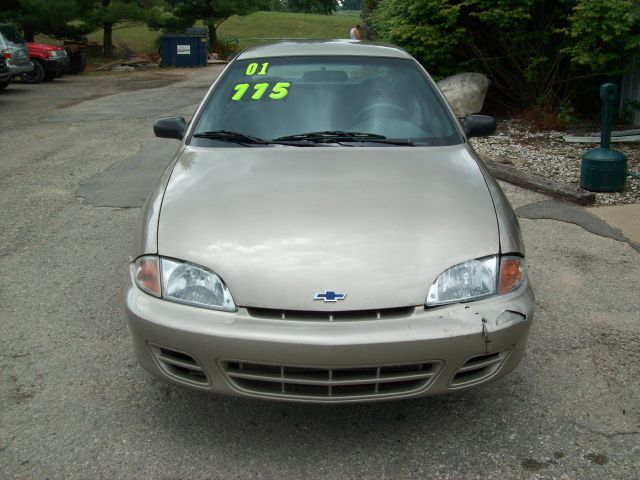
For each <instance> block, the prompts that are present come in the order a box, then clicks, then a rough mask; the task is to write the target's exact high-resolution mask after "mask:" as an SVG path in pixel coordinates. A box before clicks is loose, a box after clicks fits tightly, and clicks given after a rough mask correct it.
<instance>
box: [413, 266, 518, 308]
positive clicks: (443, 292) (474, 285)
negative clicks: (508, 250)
mask: <svg viewBox="0 0 640 480" xmlns="http://www.w3.org/2000/svg"><path fill="white" fill-rule="evenodd" d="M526 278H527V272H526V269H525V264H524V259H522V258H521V257H515V256H513V257H512V256H505V257H500V258H499V257H497V256H491V257H485V258H479V259H477V260H469V261H467V262H463V263H460V264H458V265H454V266H453V267H451V268H449V269H448V270H445V271H444V272H443V273H442V274H441V275H440V276H439V277H438V278H437V280H436V281H435V282H434V283H433V285H431V288H430V289H429V294H428V295H427V300H426V302H425V304H426V305H427V306H430V307H432V306H435V305H444V304H447V303H455V302H466V301H469V300H475V299H477V298H482V297H487V296H489V295H495V294H496V293H499V294H500V295H502V294H505V293H509V292H512V291H514V290H517V289H518V288H520V286H521V285H522V284H523V283H524V282H525V281H526Z"/></svg>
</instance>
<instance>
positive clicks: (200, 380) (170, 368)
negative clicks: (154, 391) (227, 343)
mask: <svg viewBox="0 0 640 480" xmlns="http://www.w3.org/2000/svg"><path fill="white" fill-rule="evenodd" d="M150 347H151V351H152V353H153V354H154V356H155V358H156V360H157V361H158V363H159V365H160V367H161V368H162V370H164V372H165V373H167V374H168V375H169V376H171V377H174V378H176V379H178V380H183V381H186V382H189V383H195V384H197V385H209V378H208V377H207V374H206V373H205V371H204V369H203V368H202V367H201V366H200V364H199V363H198V362H197V361H196V360H195V359H194V358H193V357H192V356H191V355H188V354H186V353H184V352H177V351H175V350H171V349H169V348H166V347H157V346H154V345H150Z"/></svg>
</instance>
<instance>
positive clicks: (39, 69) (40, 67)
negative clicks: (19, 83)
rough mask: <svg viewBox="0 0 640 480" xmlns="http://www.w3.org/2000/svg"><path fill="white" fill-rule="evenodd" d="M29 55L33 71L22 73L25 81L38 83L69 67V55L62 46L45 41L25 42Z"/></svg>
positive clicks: (55, 75) (50, 78) (58, 74)
mask: <svg viewBox="0 0 640 480" xmlns="http://www.w3.org/2000/svg"><path fill="white" fill-rule="evenodd" d="M27 48H28V49H29V57H31V61H32V62H33V64H34V69H33V71H31V72H29V73H23V74H22V80H23V81H24V82H26V83H40V82H42V81H43V80H53V79H54V78H56V77H58V76H60V75H61V74H62V73H64V71H65V70H66V69H67V68H68V67H69V56H68V55H67V52H66V51H65V49H64V48H62V47H58V46H56V45H48V44H46V43H34V42H27Z"/></svg>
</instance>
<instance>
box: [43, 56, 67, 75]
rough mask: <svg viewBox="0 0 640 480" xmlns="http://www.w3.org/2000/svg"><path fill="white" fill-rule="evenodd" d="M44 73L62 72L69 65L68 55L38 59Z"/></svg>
mask: <svg viewBox="0 0 640 480" xmlns="http://www.w3.org/2000/svg"><path fill="white" fill-rule="evenodd" d="M40 63H41V64H42V68H43V69H44V71H45V73H48V74H58V73H62V72H64V70H65V69H66V68H67V67H68V66H69V57H60V58H55V59H49V60H40Z"/></svg>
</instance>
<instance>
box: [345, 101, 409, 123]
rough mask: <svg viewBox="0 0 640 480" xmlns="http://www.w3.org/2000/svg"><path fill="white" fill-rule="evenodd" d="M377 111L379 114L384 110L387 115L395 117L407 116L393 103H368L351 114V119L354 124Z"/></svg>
mask: <svg viewBox="0 0 640 480" xmlns="http://www.w3.org/2000/svg"><path fill="white" fill-rule="evenodd" d="M378 111H379V112H380V114H381V113H382V112H384V111H386V112H388V113H387V114H388V115H390V116H391V117H395V118H406V116H407V112H406V111H405V110H404V109H403V108H401V107H399V106H397V105H394V104H393V103H374V104H373V105H369V106H368V107H365V108H363V109H362V110H360V111H359V112H358V113H356V114H355V115H354V116H353V120H352V121H353V123H355V124H358V123H361V122H363V121H364V120H366V119H368V118H369V117H371V116H373V114H374V113H376V112H378Z"/></svg>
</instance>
